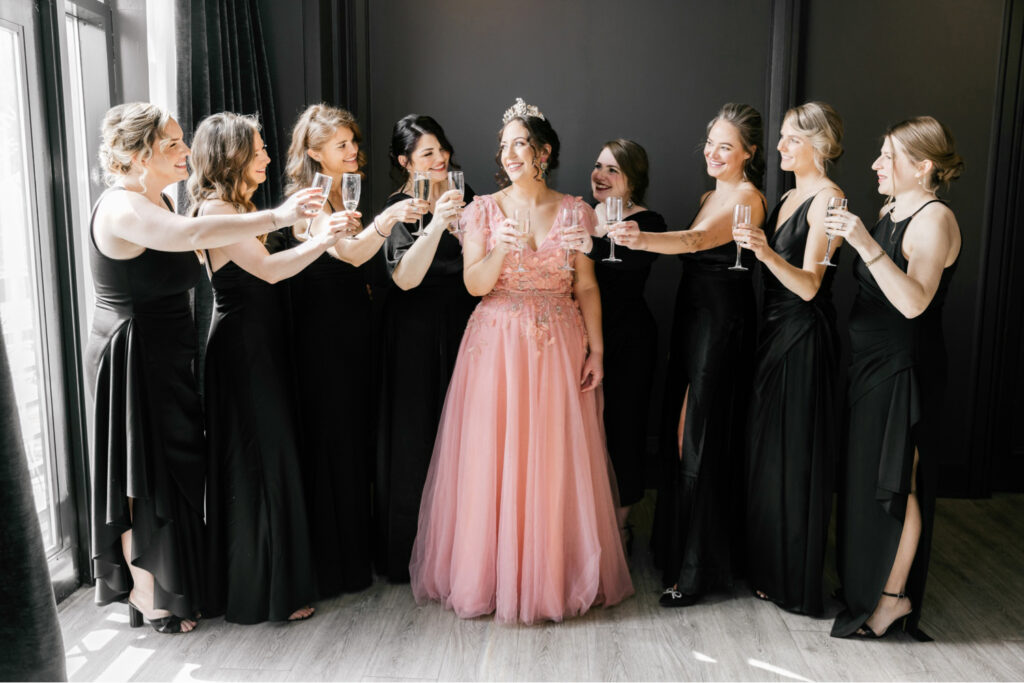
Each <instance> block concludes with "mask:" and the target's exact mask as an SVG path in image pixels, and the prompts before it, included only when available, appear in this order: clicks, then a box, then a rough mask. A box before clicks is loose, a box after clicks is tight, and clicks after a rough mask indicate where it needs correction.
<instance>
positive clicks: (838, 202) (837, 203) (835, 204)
mask: <svg viewBox="0 0 1024 683" xmlns="http://www.w3.org/2000/svg"><path fill="white" fill-rule="evenodd" d="M836 211H846V197H829V198H828V207H827V208H826V209H825V216H827V217H831V216H832V214H834V213H835V212H836ZM831 253H832V235H831V234H829V235H828V244H826V245H825V257H824V258H822V259H821V260H820V261H818V265H819V266H834V265H836V264H834V263H832V262H831V261H829V259H828V255H829V254H831Z"/></svg>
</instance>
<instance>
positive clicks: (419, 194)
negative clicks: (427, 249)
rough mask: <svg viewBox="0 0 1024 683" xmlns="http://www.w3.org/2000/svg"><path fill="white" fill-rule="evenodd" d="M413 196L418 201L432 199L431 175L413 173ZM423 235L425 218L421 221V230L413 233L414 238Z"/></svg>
mask: <svg viewBox="0 0 1024 683" xmlns="http://www.w3.org/2000/svg"><path fill="white" fill-rule="evenodd" d="M412 196H413V197H415V198H416V199H422V200H423V201H427V198H428V197H430V174H429V173H426V172H424V171H413V173H412ZM422 234H423V216H420V219H419V228H417V230H416V232H414V233H413V236H414V237H419V236H420V235H422Z"/></svg>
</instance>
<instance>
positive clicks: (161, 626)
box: [126, 600, 199, 635]
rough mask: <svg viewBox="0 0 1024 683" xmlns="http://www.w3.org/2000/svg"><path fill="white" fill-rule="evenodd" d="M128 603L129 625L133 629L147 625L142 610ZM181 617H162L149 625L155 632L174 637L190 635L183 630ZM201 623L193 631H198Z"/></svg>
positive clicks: (150, 621) (128, 601)
mask: <svg viewBox="0 0 1024 683" xmlns="http://www.w3.org/2000/svg"><path fill="white" fill-rule="evenodd" d="M126 602H127V603H128V625H129V626H131V627H132V628H139V627H140V626H142V625H143V624H144V623H145V619H144V618H143V616H142V610H140V609H139V608H138V607H136V606H135V605H133V604H132V601H131V600H126ZM181 622H182V619H181V617H176V616H174V615H173V614H172V615H171V616H169V617H160V618H159V619H150V620H149V625H150V626H152V627H153V630H154V631H156V632H157V633H166V634H169V635H174V634H175V633H188V631H182V630H181ZM198 626H199V623H198V622H196V625H195V626H193V627H192V629H191V630H192V631H194V630H196V627H198Z"/></svg>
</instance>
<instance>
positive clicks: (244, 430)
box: [205, 261, 331, 624]
mask: <svg viewBox="0 0 1024 683" xmlns="http://www.w3.org/2000/svg"><path fill="white" fill-rule="evenodd" d="M212 281H213V292H214V311H213V322H212V323H211V325H210V340H209V343H208V344H207V347H206V376H205V385H206V395H205V399H206V415H207V437H208V441H209V448H210V457H209V475H208V484H207V524H208V528H209V533H208V536H209V539H210V545H209V548H210V550H209V552H210V558H211V562H210V565H211V572H210V579H209V593H210V606H209V608H208V613H210V614H220V613H223V614H224V616H225V619H226V620H227V621H231V622H235V623H240V624H253V623H258V622H261V621H283V620H286V619H287V618H288V617H289V616H290V615H291V614H292V613H293V612H294V611H295V610H297V609H299V608H301V607H304V606H306V605H309V604H310V603H311V602H312V601H313V600H314V599H315V598H316V584H315V582H314V571H313V565H312V551H311V546H310V537H309V525H308V523H307V520H306V505H305V498H304V491H303V486H302V476H301V471H300V468H299V456H298V448H297V437H296V422H295V419H294V413H293V410H294V408H295V404H294V400H293V392H292V384H291V380H290V377H289V366H288V364H287V363H286V362H285V361H286V359H287V355H286V354H287V352H288V337H287V325H286V316H285V309H284V302H283V295H284V290H282V289H281V288H278V287H276V286H275V285H271V284H269V283H267V282H264V281H263V280H261V279H259V278H258V277H256V276H254V275H251V274H249V273H247V272H246V271H245V270H243V269H242V268H240V267H239V266H238V265H236V264H235V263H233V262H230V261H229V262H228V263H226V264H225V265H224V266H223V267H221V268H220V269H219V270H217V271H216V272H215V273H214V274H213V278H212ZM330 357H331V354H328V353H324V354H320V356H319V359H318V360H317V361H313V360H312V359H310V362H317V363H322V360H323V359H324V358H330Z"/></svg>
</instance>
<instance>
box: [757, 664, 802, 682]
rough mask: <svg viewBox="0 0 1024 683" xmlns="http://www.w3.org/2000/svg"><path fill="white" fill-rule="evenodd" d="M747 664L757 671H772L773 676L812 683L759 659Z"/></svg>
mask: <svg viewBox="0 0 1024 683" xmlns="http://www.w3.org/2000/svg"><path fill="white" fill-rule="evenodd" d="M747 664H749V665H750V666H752V667H754V668H755V669H763V670H765V671H770V672H772V673H773V674H778V675H779V676H785V677H786V678H792V679H793V680H794V681H807V682H808V683H810V680H811V679H809V678H804V677H803V676H801V675H800V674H795V673H793V672H792V671H786V670H785V669H783V668H781V667H777V666H775V665H774V664H769V663H767V662H762V661H759V660H757V659H748V660H747Z"/></svg>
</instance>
